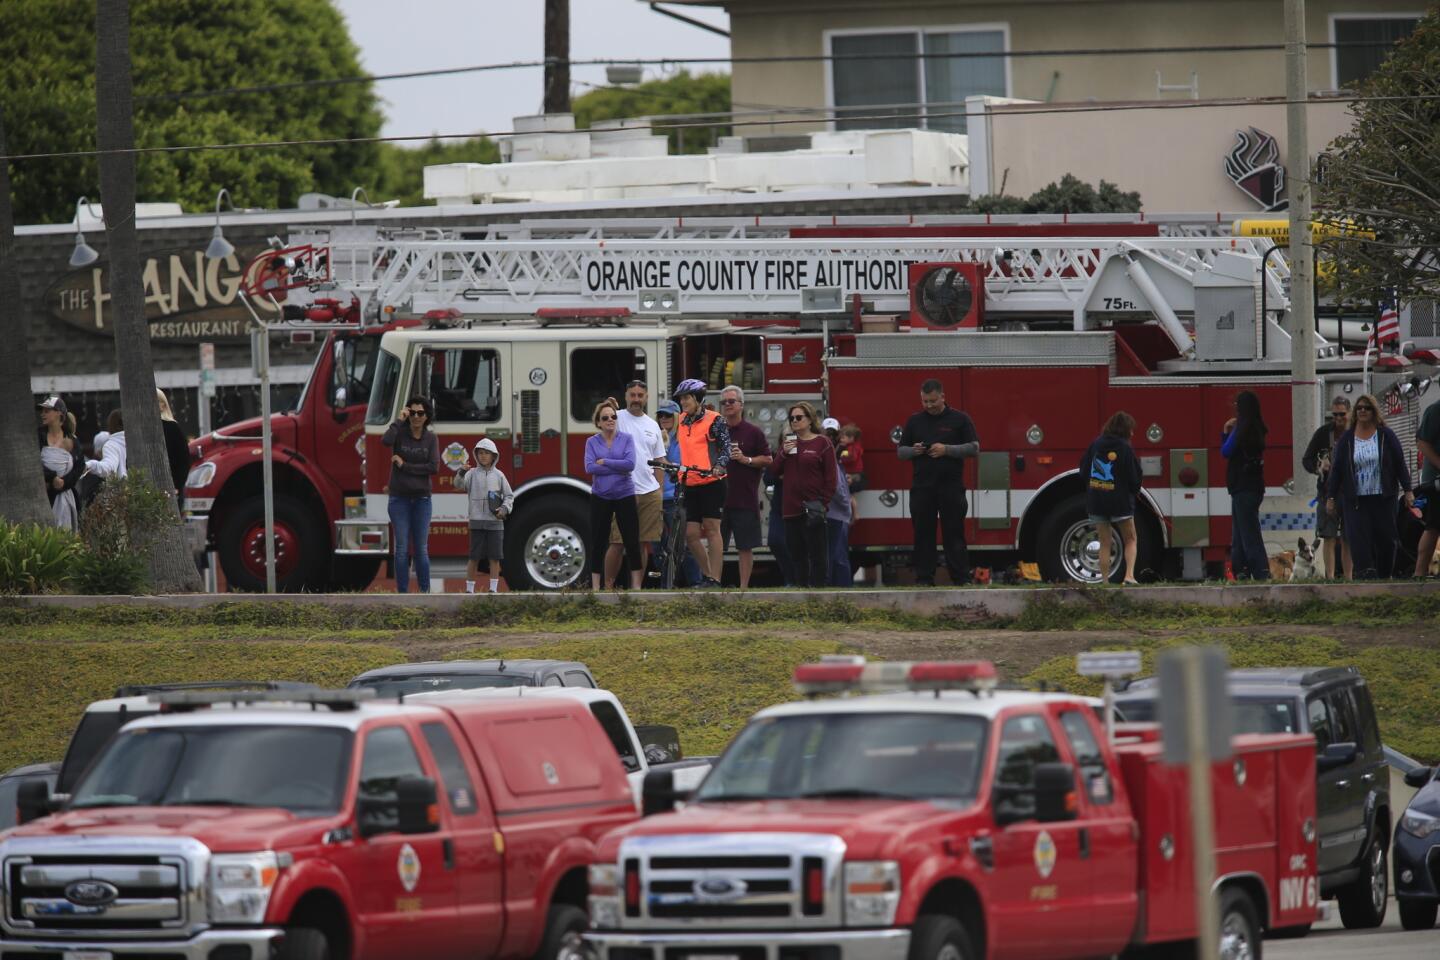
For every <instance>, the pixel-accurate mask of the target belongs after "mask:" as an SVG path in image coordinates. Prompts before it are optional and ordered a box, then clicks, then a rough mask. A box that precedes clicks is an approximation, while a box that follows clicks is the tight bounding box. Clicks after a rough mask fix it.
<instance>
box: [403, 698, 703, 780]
mask: <svg viewBox="0 0 1440 960" xmlns="http://www.w3.org/2000/svg"><path fill="white" fill-rule="evenodd" d="M475 697H521V698H522V699H529V700H533V699H535V698H536V697H559V698H564V699H568V700H578V701H580V702H581V703H583V704H585V706H586V707H588V708H589V710H590V712H591V713H593V714H594V715H595V719H596V720H598V721H600V726H601V728H602V729H603V730H604V731H605V736H606V737H607V738H608V739H609V740H610V745H611V746H612V747H614V748H615V753H616V754H617V755H618V757H619V760H620V765H621V766H622V767H624V768H625V775H626V776H627V777H629V779H630V789H631V790H632V792H633V793H634V794H635V805H636V807H637V808H638V807H639V806H640V794H641V790H642V788H643V786H644V783H645V776H646V774H648V773H649V772H650V771H651V770H671V771H673V772H674V774H675V789H677V790H687V791H688V790H694V789H695V788H696V787H698V786H699V785H700V781H701V780H704V779H705V775H706V774H707V773H709V772H710V766H711V764H712V763H713V762H714V760H715V758H714V757H691V758H690V759H688V760H687V759H685V758H684V757H683V755H682V753H681V750H680V734H679V733H678V732H677V731H676V729H675V728H674V727H671V726H667V725H664V724H650V725H648V726H640V727H637V726H635V725H634V724H632V723H631V722H630V715H629V714H627V713H626V712H625V707H624V706H622V705H621V703H620V700H619V698H618V697H616V696H615V694H613V693H611V692H610V691H609V690H590V689H586V688H583V687H542V688H540V689H539V690H535V689H532V688H529V687H516V688H504V687H487V688H483V689H478V690H453V691H444V692H439V693H420V694H416V695H415V696H414V697H413V698H407V699H406V701H405V702H406V703H410V702H415V703H429V702H431V701H432V700H433V701H434V702H436V703H449V702H452V701H454V702H460V701H463V700H465V699H469V698H475Z"/></svg>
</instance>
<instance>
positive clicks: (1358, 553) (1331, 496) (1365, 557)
mask: <svg viewBox="0 0 1440 960" xmlns="http://www.w3.org/2000/svg"><path fill="white" fill-rule="evenodd" d="M1410 487H1411V483H1410V468H1409V466H1408V465H1406V463H1405V450H1404V448H1403V447H1401V446H1400V438H1399V437H1398V436H1396V435H1395V431H1394V430H1391V429H1390V428H1389V427H1387V426H1385V419H1384V418H1383V417H1382V416H1380V406H1379V404H1377V403H1376V402H1375V398H1374V397H1372V396H1371V395H1370V394H1368V393H1367V394H1363V395H1362V396H1361V397H1360V399H1359V400H1356V401H1355V418H1354V424H1353V425H1352V426H1351V427H1350V429H1349V430H1347V431H1345V433H1344V434H1342V435H1341V437H1340V439H1339V440H1337V441H1336V442H1335V450H1334V452H1333V453H1332V454H1331V455H1330V477H1329V479H1328V480H1327V481H1326V484H1325V494H1326V500H1325V510H1326V511H1327V512H1328V513H1330V514H1332V515H1334V514H1336V513H1339V514H1340V516H1341V517H1342V520H1341V523H1340V529H1341V532H1342V533H1343V535H1344V537H1345V542H1346V543H1348V544H1349V545H1350V559H1351V562H1352V564H1353V565H1354V570H1355V579H1357V580H1374V579H1376V578H1379V579H1387V578H1389V577H1390V576H1391V575H1392V574H1393V573H1394V572H1395V548H1396V546H1397V545H1398V543H1399V536H1398V534H1397V532H1396V528H1395V496H1396V494H1398V493H1403V494H1404V496H1405V505H1406V506H1407V507H1408V506H1413V505H1414V503H1415V495H1414V494H1413V493H1411V492H1410Z"/></svg>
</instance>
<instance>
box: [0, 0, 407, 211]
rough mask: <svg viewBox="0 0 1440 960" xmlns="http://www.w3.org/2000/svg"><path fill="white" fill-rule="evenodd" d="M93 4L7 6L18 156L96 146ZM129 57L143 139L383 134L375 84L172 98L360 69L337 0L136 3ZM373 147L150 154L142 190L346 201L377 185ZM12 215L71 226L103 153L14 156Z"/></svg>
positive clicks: (191, 206)
mask: <svg viewBox="0 0 1440 960" xmlns="http://www.w3.org/2000/svg"><path fill="white" fill-rule="evenodd" d="M94 11H95V0H5V2H4V3H0V103H3V105H4V108H5V111H6V116H7V119H8V121H9V123H8V126H9V134H10V136H9V143H8V146H9V148H10V151H11V152H12V153H14V154H29V153H46V152H64V151H83V150H93V149H94V148H95V129H96V122H95V119H96V118H95V31H94V22H93V19H92V18H93V16H94ZM131 23H132V30H131V39H132V43H131V56H132V59H133V62H134V76H135V98H136V103H135V142H136V145H137V146H139V147H156V146H172V145H182V144H183V145H193V144H206V143H239V142H256V141H271V140H303V139H325V138H340V137H373V136H375V135H376V134H378V133H379V130H380V124H381V119H382V118H381V114H380V109H379V107H378V105H377V101H376V98H375V94H374V92H373V90H372V89H371V86H370V85H369V84H360V83H357V84H339V85H335V86H323V87H309V88H293V89H286V90H276V91H271V92H265V93H246V94H227V95H221V96H209V97H190V98H175V97H174V96H173V95H174V94H176V93H184V92H195V91H202V90H216V89H222V88H228V87H251V86H258V85H263V84H271V83H289V82H294V81H303V80H326V79H335V78H339V77H353V76H357V75H360V74H361V73H363V71H362V70H361V68H360V63H359V57H358V55H357V52H356V48H355V45H354V44H353V43H352V42H351V41H350V38H349V34H348V33H347V32H346V29H345V22H344V20H343V19H342V18H341V16H340V14H339V13H338V12H337V11H336V10H335V8H334V6H333V4H332V3H331V0H290V2H288V3H286V4H285V5H284V6H283V7H277V6H275V5H274V4H273V3H267V2H264V0H226V2H224V3H214V2H212V0H134V4H133V9H132V12H131ZM379 157H380V151H379V149H378V146H377V145H376V144H373V143H358V144H340V145H336V146H326V147H320V148H315V147H308V148H307V147H295V148H288V149H287V148H271V149H260V150H215V151H186V152H176V153H159V154H154V153H152V154H143V155H141V156H140V157H138V159H137V164H136V186H137V192H138V197H139V198H140V199H142V200H152V201H163V200H171V201H179V202H180V203H181V204H182V205H184V207H185V209H187V210H189V211H204V210H208V209H213V207H214V203H215V194H216V191H218V190H219V189H220V188H221V187H228V188H229V189H230V192H231V194H232V195H233V196H234V197H235V199H236V201H237V203H239V204H241V205H243V206H255V207H261V206H263V207H284V206H293V205H294V204H295V202H296V200H297V199H298V198H299V195H300V194H301V193H304V192H306V191H307V190H320V191H324V192H326V193H333V194H337V195H343V196H348V195H349V193H350V191H351V189H352V188H353V187H354V186H356V185H359V184H364V183H373V182H374V181H375V178H376V175H377V173H378V169H379ZM12 170H13V187H14V192H15V216H16V219H17V220H18V221H19V222H21V223H47V222H64V221H68V220H69V219H70V218H71V217H73V216H74V210H75V200H76V199H77V196H78V195H79V194H82V193H83V194H88V195H90V196H91V197H92V198H93V197H94V196H95V193H96V186H97V184H98V182H99V175H98V165H97V163H96V160H95V158H94V157H72V158H56V159H46V160H27V161H18V162H16V163H15V164H14V166H13V168H12Z"/></svg>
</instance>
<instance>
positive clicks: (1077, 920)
mask: <svg viewBox="0 0 1440 960" xmlns="http://www.w3.org/2000/svg"><path fill="white" fill-rule="evenodd" d="M1057 744H1058V741H1057V737H1056V733H1055V730H1054V728H1053V727H1052V726H1051V723H1050V720H1049V718H1048V717H1047V716H1046V715H1045V714H1044V713H1043V712H1041V711H1040V710H1038V709H1037V710H1036V711H1034V712H1030V713H1022V714H1018V715H1012V716H1010V717H1008V718H1007V719H1005V720H1004V721H1002V723H1001V726H1000V743H999V748H998V750H997V752H996V762H995V773H994V777H993V784H994V786H993V788H992V789H993V795H992V797H991V802H990V807H991V810H992V811H993V812H994V813H995V814H997V815H1000V819H1004V820H1007V821H1009V822H1006V823H1005V824H1004V825H1001V824H1000V822H999V819H997V824H996V827H995V833H994V836H993V838H992V847H993V850H994V863H995V868H994V872H993V874H992V875H991V876H992V879H993V884H992V887H991V889H992V891H993V892H992V895H991V897H990V908H991V910H990V915H991V925H992V927H993V928H994V931H995V933H994V936H993V938H991V942H992V943H994V944H995V948H994V951H993V954H992V955H993V956H994V957H995V960H1009V958H1014V960H1020V958H1030V957H1049V958H1053V960H1065V958H1067V957H1088V956H1092V955H1094V952H1095V951H1094V950H1092V949H1091V947H1090V943H1089V934H1090V931H1091V923H1090V910H1091V907H1092V905H1093V895H1092V892H1091V889H1090V888H1091V883H1092V880H1093V874H1094V871H1093V868H1092V861H1091V860H1090V858H1089V856H1088V855H1087V852H1086V850H1085V849H1084V847H1083V846H1082V843H1083V842H1084V841H1083V840H1082V837H1084V832H1085V831H1086V829H1087V828H1088V826H1089V824H1088V823H1086V822H1085V821H1082V820H1070V821H1061V822H1053V823H1042V822H1040V821H1038V820H1036V819H1034V815H1035V794H1034V787H1035V766H1036V764H1040V763H1058V762H1061V761H1062V760H1063V759H1064V758H1063V757H1062V755H1061V752H1060V749H1059V747H1058V745H1057Z"/></svg>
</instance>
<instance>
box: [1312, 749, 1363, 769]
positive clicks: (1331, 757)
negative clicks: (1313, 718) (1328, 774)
mask: <svg viewBox="0 0 1440 960" xmlns="http://www.w3.org/2000/svg"><path fill="white" fill-rule="evenodd" d="M1358 756H1360V748H1359V747H1358V746H1356V745H1355V744H1353V743H1332V744H1329V745H1327V746H1326V747H1325V749H1324V750H1321V751H1320V755H1319V756H1317V757H1316V758H1315V769H1316V770H1317V771H1318V772H1319V773H1324V772H1325V771H1327V770H1334V769H1336V768H1337V767H1344V766H1349V765H1350V764H1352V763H1354V762H1355V758H1356V757H1358Z"/></svg>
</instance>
